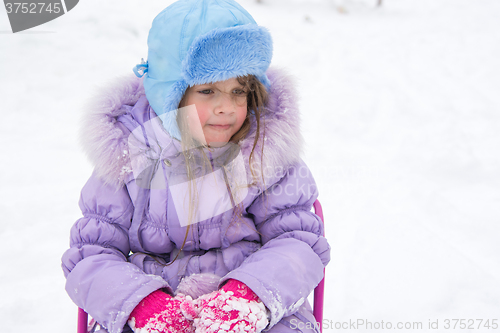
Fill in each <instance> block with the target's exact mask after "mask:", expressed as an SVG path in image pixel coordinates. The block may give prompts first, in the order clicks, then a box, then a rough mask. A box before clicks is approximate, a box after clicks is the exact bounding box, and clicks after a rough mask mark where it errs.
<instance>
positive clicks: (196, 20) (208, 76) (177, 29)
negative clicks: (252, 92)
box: [134, 0, 272, 140]
mask: <svg viewBox="0 0 500 333" xmlns="http://www.w3.org/2000/svg"><path fill="white" fill-rule="evenodd" d="M148 47H149V50H148V62H147V64H142V65H138V66H136V68H135V70H134V71H135V72H136V74H139V73H140V74H143V73H146V74H145V77H144V89H145V91H146V97H147V98H148V101H149V104H150V105H151V107H152V108H153V110H154V111H155V113H156V114H157V115H158V116H159V117H160V118H161V119H162V121H163V125H164V127H165V129H166V130H167V131H168V132H169V133H170V135H171V136H172V137H174V138H176V139H178V140H180V137H181V135H180V131H179V128H178V126H177V122H176V117H177V108H178V105H179V103H180V101H181V99H182V96H183V95H184V92H185V91H186V89H187V88H188V87H189V86H192V85H195V84H204V83H210V82H217V81H223V80H227V79H230V78H234V77H237V76H244V75H248V74H253V75H255V76H256V77H257V78H258V79H259V80H260V82H262V83H263V84H264V85H265V86H266V87H269V80H268V78H267V76H266V74H265V73H266V70H267V69H268V67H269V65H270V63H271V57H272V40H271V36H270V34H269V32H268V31H267V30H266V29H265V28H263V27H259V26H258V25H257V24H256V23H255V21H254V19H253V18H252V16H250V14H249V13H248V12H247V11H246V10H245V9H243V7H241V6H240V5H239V4H237V3H236V2H235V1H233V0H180V1H177V2H175V3H174V4H172V5H170V6H169V7H167V8H166V9H164V10H163V11H162V12H161V13H160V14H158V16H157V17H156V18H155V19H154V21H153V25H152V27H151V30H150V31H149V37H148ZM138 72H139V73H138Z"/></svg>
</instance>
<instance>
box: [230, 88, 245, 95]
mask: <svg viewBox="0 0 500 333" xmlns="http://www.w3.org/2000/svg"><path fill="white" fill-rule="evenodd" d="M233 94H235V95H244V94H246V91H245V90H243V89H234V90H233Z"/></svg>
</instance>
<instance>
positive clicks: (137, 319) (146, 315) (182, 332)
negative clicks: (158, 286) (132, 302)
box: [128, 290, 196, 333]
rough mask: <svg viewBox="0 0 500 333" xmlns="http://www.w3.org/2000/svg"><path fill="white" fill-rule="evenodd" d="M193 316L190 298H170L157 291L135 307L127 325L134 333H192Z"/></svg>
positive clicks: (193, 310) (179, 296) (180, 295)
mask: <svg viewBox="0 0 500 333" xmlns="http://www.w3.org/2000/svg"><path fill="white" fill-rule="evenodd" d="M194 316H196V312H195V309H194V304H193V300H192V299H191V297H189V296H184V295H182V294H179V295H177V296H175V297H172V296H170V295H168V294H166V293H164V292H162V291H160V290H157V291H155V292H153V293H151V294H149V296H147V297H146V298H144V299H143V300H142V301H141V302H140V303H139V304H138V305H137V306H136V307H135V309H134V311H132V313H131V314H130V317H129V319H128V325H129V326H130V328H132V330H133V331H134V332H135V333H152V332H155V333H192V332H194V328H193V319H194Z"/></svg>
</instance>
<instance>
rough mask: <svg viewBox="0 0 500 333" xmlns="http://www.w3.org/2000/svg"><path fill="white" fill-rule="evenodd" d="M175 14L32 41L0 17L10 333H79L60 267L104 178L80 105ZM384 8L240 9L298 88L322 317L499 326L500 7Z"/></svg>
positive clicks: (110, 6) (4, 285) (427, 4)
mask: <svg viewBox="0 0 500 333" xmlns="http://www.w3.org/2000/svg"><path fill="white" fill-rule="evenodd" d="M170 2H171V1H147V2H146V1H143V2H141V3H140V4H138V2H137V1H132V0H107V1H97V0H86V1H80V2H79V3H78V5H77V6H76V7H75V8H74V9H73V10H71V11H70V12H68V13H67V14H66V15H64V16H62V17H60V18H58V19H56V20H54V21H51V22H49V23H47V24H44V25H42V26H39V27H36V28H33V29H31V30H28V31H26V32H22V33H18V34H12V33H9V31H10V26H9V23H8V19H7V15H6V12H5V9H4V7H3V6H0V7H1V9H0V64H1V66H2V75H1V77H0V92H1V96H2V105H1V110H0V112H1V116H2V120H1V121H0V133H1V134H0V155H1V156H2V164H1V170H2V172H1V173H0V184H1V187H0V211H1V212H2V214H1V219H2V220H1V223H0V253H1V254H2V261H1V262H2V269H1V271H0V323H1V327H2V328H3V330H4V332H6V333H9V332H14V331H15V332H16V333H24V332H26V333H28V332H29V333H31V332H40V333H44V332H74V331H76V313H77V311H76V307H75V306H74V305H73V303H72V302H71V300H70V299H69V298H68V297H67V295H66V293H65V291H64V281H65V280H64V277H63V273H62V270H61V268H60V257H61V255H62V253H63V252H64V251H65V249H66V248H67V246H68V240H69V229H70V227H71V225H72V224H73V222H74V221H75V220H76V219H78V218H79V216H80V212H79V208H78V204H77V203H78V198H79V191H80V189H81V187H82V186H83V184H84V183H85V181H86V179H87V177H88V176H89V175H90V173H91V171H92V169H91V166H90V165H89V163H88V162H87V160H86V158H85V156H84V155H83V153H82V152H81V149H80V147H79V145H78V140H77V130H78V126H79V123H80V118H81V115H82V110H83V106H84V104H85V103H86V101H87V100H88V99H89V98H91V96H92V94H93V93H94V92H95V90H96V88H98V87H102V86H106V84H107V83H108V82H109V81H111V80H113V79H114V78H116V77H118V76H122V75H129V74H130V73H132V67H133V66H135V65H136V64H138V63H139V62H140V60H141V58H146V57H147V48H146V39H147V33H148V29H149V27H150V25H151V21H152V19H153V18H154V16H155V15H156V14H157V13H159V12H160V10H162V9H163V8H164V7H165V6H166V5H167V4H168V3H170ZM375 2H376V0H373V1H372V0H335V1H333V0H263V3H262V4H258V3H256V2H255V1H254V0H241V1H240V3H241V4H242V5H243V6H244V7H245V8H246V9H247V10H248V11H249V12H250V13H252V15H253V16H254V17H255V19H256V20H257V21H258V22H259V23H260V24H262V25H264V26H267V27H268V28H269V29H270V31H271V33H272V35H273V38H274V43H275V44H274V45H275V52H274V58H273V64H274V65H275V66H279V67H284V68H286V69H288V70H289V72H291V73H292V74H293V75H294V76H295V77H296V78H297V81H298V84H299V92H300V94H301V96H302V98H301V109H302V113H303V121H304V123H303V133H304V136H305V139H306V141H307V149H306V153H305V156H304V158H305V160H306V162H307V163H308V165H309V166H310V167H311V169H312V171H313V174H314V175H315V177H316V179H317V182H318V185H319V189H320V191H321V195H320V200H321V203H322V205H323V208H324V213H325V217H326V230H327V236H328V238H329V241H330V243H331V245H332V261H331V262H330V265H329V266H328V268H327V277H326V302H325V309H324V317H325V319H327V320H329V321H331V322H333V323H335V322H345V321H349V320H354V321H356V320H358V319H360V320H365V321H371V322H372V323H375V322H378V323H380V322H381V321H384V322H392V323H393V324H394V325H395V324H396V323H397V322H407V321H408V322H422V323H423V328H424V329H422V330H420V331H426V330H427V328H428V322H429V320H431V321H436V320H439V325H440V328H441V330H443V328H444V323H445V322H444V320H445V319H484V320H487V319H490V322H491V320H492V319H497V322H498V321H499V320H500V318H499V317H500V283H499V281H500V243H499V242H498V237H499V234H500V224H499V222H500V204H499V201H500V173H499V170H500V154H499V148H500V135H499V133H500V94H499V93H498V91H499V90H500V61H499V60H498V59H500V19H498V17H499V13H500V2H499V1H498V0H474V1H472V0H440V1H436V0H419V1H415V0H384V3H383V6H382V7H381V8H375ZM452 324H453V322H452ZM477 324H478V322H477V321H476V322H475V326H477ZM14 328H15V329H14ZM365 328H366V327H358V330H357V331H360V332H362V331H370V330H369V329H365ZM373 330H375V329H373ZM328 331H333V329H332V328H330V329H328V330H326V332H328ZM377 331H380V329H379V330H377ZM410 331H411V330H410ZM434 331H436V330H434ZM447 331H457V332H458V331H460V332H466V331H473V330H471V329H463V330H458V329H457V330H452V329H450V330H447ZM493 331H496V330H493Z"/></svg>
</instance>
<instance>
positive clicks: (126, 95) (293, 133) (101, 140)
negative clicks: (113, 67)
mask: <svg viewBox="0 0 500 333" xmlns="http://www.w3.org/2000/svg"><path fill="white" fill-rule="evenodd" d="M266 74H267V77H268V78H269V81H270V85H269V89H268V94H269V99H268V103H267V105H266V111H265V112H264V115H262V116H261V117H262V118H261V133H262V131H263V129H262V127H264V131H265V140H264V143H262V140H259V141H258V144H257V146H256V147H255V149H254V157H253V163H254V164H253V165H254V166H255V170H262V171H263V176H264V182H265V183H266V184H272V181H271V179H275V178H276V177H281V175H283V174H284V172H286V170H287V169H288V168H289V167H290V166H291V165H293V164H295V163H296V162H297V161H299V159H300V154H301V152H302V147H303V139H302V135H301V133H300V115H299V110H298V107H297V102H296V92H295V88H294V86H293V83H292V80H291V78H290V77H289V76H287V75H286V74H284V73H283V72H282V71H279V70H275V69H270V70H268V71H267V73H266ZM142 81H143V80H142V79H139V78H137V77H135V76H130V77H126V78H122V79H119V80H118V81H117V82H115V83H114V84H112V85H110V87H109V88H107V89H103V90H102V91H101V92H100V93H99V94H98V96H97V97H96V98H95V99H94V101H93V103H92V104H91V105H90V106H89V107H87V112H86V114H85V115H84V119H83V122H82V124H83V127H82V130H81V141H82V144H83V148H84V151H85V152H86V154H87V156H88V157H89V159H90V161H91V163H92V164H93V165H94V167H95V172H96V174H97V176H99V177H100V178H101V179H103V180H104V181H105V182H106V183H107V184H112V185H115V186H120V185H123V184H124V183H125V182H126V181H127V180H128V179H130V177H132V176H133V173H132V163H131V156H130V148H133V147H129V144H130V140H129V137H130V135H131V134H132V131H133V130H134V128H137V127H138V126H140V125H141V124H144V123H146V122H148V121H149V120H150V119H151V115H150V114H151V113H152V114H153V117H154V116H155V115H154V113H153V112H152V110H151V108H150V107H149V104H148V100H147V99H146V98H144V96H145V92H144V86H143V82H142ZM139 104H144V105H139ZM135 107H139V108H143V109H145V110H150V112H141V113H137V114H134V113H133V112H132V110H133V108H135ZM134 132H137V131H134ZM255 135H256V122H255V121H253V122H252V123H251V128H250V132H249V134H248V135H247V137H246V138H245V139H243V140H241V141H240V142H239V146H240V149H241V152H242V154H243V158H244V159H245V162H246V163H247V165H248V159H249V156H250V153H251V151H252V147H253V143H254V139H255ZM171 140H173V141H174V142H177V140H176V139H172V138H171ZM262 145H263V147H262Z"/></svg>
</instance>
